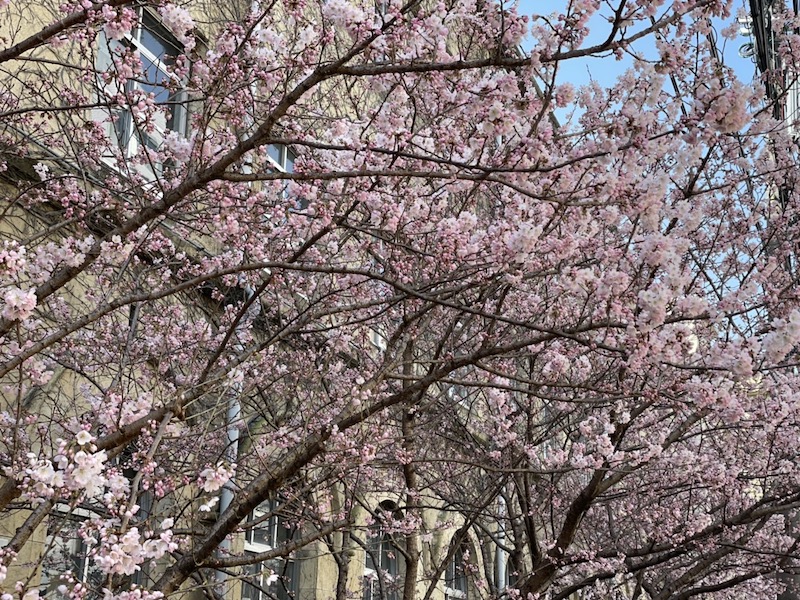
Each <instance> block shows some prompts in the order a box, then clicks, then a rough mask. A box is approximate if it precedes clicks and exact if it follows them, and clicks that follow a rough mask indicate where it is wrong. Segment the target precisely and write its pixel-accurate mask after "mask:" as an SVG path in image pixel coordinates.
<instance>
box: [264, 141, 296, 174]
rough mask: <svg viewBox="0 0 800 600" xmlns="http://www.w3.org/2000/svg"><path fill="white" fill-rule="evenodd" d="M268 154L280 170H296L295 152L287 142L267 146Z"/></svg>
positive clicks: (288, 171) (286, 171)
mask: <svg viewBox="0 0 800 600" xmlns="http://www.w3.org/2000/svg"><path fill="white" fill-rule="evenodd" d="M267 156H269V157H270V159H271V161H272V162H273V163H274V164H275V166H276V167H277V168H278V170H279V171H282V172H283V173H293V172H294V161H295V158H296V156H295V154H294V152H292V149H291V148H289V147H288V146H286V145H285V144H270V145H269V146H267Z"/></svg>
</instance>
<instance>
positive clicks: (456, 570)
mask: <svg viewBox="0 0 800 600" xmlns="http://www.w3.org/2000/svg"><path fill="white" fill-rule="evenodd" d="M468 554H469V548H468V547H467V546H466V545H465V544H464V543H462V544H460V545H459V547H458V548H456V551H455V552H453V555H452V556H451V557H450V558H449V559H448V561H447V565H446V566H445V570H444V574H443V575H444V597H445V600H468V599H469V581H468V580H467V569H466V566H465V565H466V564H467V563H466V561H465V560H464V556H465V555H468Z"/></svg>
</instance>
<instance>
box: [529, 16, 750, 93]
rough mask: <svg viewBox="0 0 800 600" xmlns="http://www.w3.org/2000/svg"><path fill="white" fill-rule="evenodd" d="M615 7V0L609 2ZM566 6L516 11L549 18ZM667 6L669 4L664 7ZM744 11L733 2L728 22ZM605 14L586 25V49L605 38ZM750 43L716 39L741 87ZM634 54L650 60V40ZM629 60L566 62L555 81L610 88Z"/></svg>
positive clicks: (745, 39)
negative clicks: (743, 54)
mask: <svg viewBox="0 0 800 600" xmlns="http://www.w3.org/2000/svg"><path fill="white" fill-rule="evenodd" d="M613 2H614V5H616V4H617V3H618V2H619V0H613ZM568 4H569V0H520V4H519V11H520V12H521V13H522V14H527V15H529V16H530V15H534V14H549V13H552V12H563V11H564V10H565V7H566V6H567V5H568ZM666 4H667V6H668V5H669V3H666ZM745 7H746V0H734V6H733V11H732V12H733V14H732V16H731V19H730V20H731V21H732V20H733V19H734V18H735V16H736V13H737V9H744V8H745ZM605 14H610V9H609V8H608V6H605V7H604V8H603V9H601V11H600V12H599V13H598V14H596V15H595V16H594V17H593V19H592V21H591V22H590V29H591V34H590V36H589V38H588V39H587V41H586V45H592V44H596V43H599V42H601V41H602V40H604V39H606V38H607V37H608V33H609V31H610V24H609V23H608V21H606V20H605V19H604V15H605ZM729 24H730V22H719V23H715V24H714V25H715V28H716V29H717V30H718V31H719V30H720V29H722V28H723V27H726V26H727V25H729ZM749 41H750V40H749V38H748V37H747V36H742V35H740V36H738V37H737V38H736V39H735V40H727V39H725V38H722V37H721V36H717V43H718V45H719V48H720V49H721V50H722V52H723V60H724V62H725V64H726V65H728V66H730V67H732V68H733V69H734V70H735V71H736V73H737V75H738V77H739V79H741V80H742V82H744V83H749V82H751V81H752V80H753V78H754V76H755V74H756V67H755V63H754V62H753V61H752V60H751V59H749V58H742V57H740V56H739V48H740V47H741V46H742V45H743V44H746V43H748V42H749ZM532 43H533V41H532V40H531V39H528V40H526V43H525V44H523V47H525V48H530V47H531V46H532ZM634 50H635V51H637V52H639V53H642V54H644V55H645V56H648V55H649V56H653V55H654V54H655V47H654V45H653V42H652V39H651V38H647V39H644V40H640V41H639V42H638V43H637V44H635V45H634ZM632 60H633V59H632V58H631V57H630V56H625V58H624V59H623V60H621V61H617V60H615V59H614V57H611V56H606V57H600V58H586V59H578V60H570V61H566V63H567V64H564V65H563V66H562V67H561V72H560V76H559V80H560V81H562V82H567V81H569V82H571V83H573V84H574V85H576V86H578V85H582V84H585V83H588V82H589V81H590V80H591V79H594V80H595V81H597V82H598V83H600V85H603V86H610V85H611V84H612V83H613V82H614V81H615V80H616V78H617V76H619V75H620V74H621V73H622V72H623V71H624V70H625V69H627V68H628V67H629V66H630V65H631V63H632Z"/></svg>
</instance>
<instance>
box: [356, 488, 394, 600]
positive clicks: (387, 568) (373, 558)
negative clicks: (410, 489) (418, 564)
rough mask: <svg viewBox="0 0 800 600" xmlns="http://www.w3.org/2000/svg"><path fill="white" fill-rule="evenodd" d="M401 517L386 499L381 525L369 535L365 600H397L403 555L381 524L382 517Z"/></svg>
mask: <svg viewBox="0 0 800 600" xmlns="http://www.w3.org/2000/svg"><path fill="white" fill-rule="evenodd" d="M387 512H388V513H389V514H393V513H394V514H397V512H398V511H397V506H396V505H395V503H394V502H392V501H391V500H384V501H383V502H381V503H380V506H379V507H378V510H377V511H376V515H375V516H376V519H377V523H376V524H375V525H374V526H373V527H371V528H370V531H369V532H368V535H369V537H368V539H367V543H366V545H365V548H364V554H365V559H364V580H363V586H364V594H363V600H397V586H398V583H399V577H398V576H399V574H400V569H399V553H398V551H397V548H396V547H395V545H394V542H393V541H392V536H391V535H389V534H388V533H387V532H386V531H385V529H384V527H383V526H382V524H381V521H382V519H381V516H382V515H384V514H386V513H387Z"/></svg>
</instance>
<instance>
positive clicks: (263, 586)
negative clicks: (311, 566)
mask: <svg viewBox="0 0 800 600" xmlns="http://www.w3.org/2000/svg"><path fill="white" fill-rule="evenodd" d="M280 507H281V504H280V503H279V502H276V501H272V500H267V501H266V502H264V503H262V504H261V505H260V506H259V507H258V508H256V509H255V510H254V511H253V512H251V513H250V518H249V519H248V523H253V525H252V526H250V527H248V528H246V529H245V531H244V548H243V550H244V554H245V555H246V556H247V555H256V554H260V553H262V552H269V551H270V550H274V549H275V548H277V547H278V546H280V545H281V544H282V543H283V542H286V541H288V540H290V539H291V537H292V535H293V532H292V531H290V530H289V529H288V528H287V527H285V521H284V518H283V517H282V516H281V515H280V513H279V509H280ZM261 519H263V521H261V522H258V523H256V522H257V521H260V520H261ZM261 530H265V531H266V532H267V533H266V535H264V536H263V537H262V540H263V541H261V540H257V539H256V532H258V531H261ZM282 532H283V533H282ZM284 536H285V539H281V538H282V537H284ZM275 567H278V568H275ZM273 576H277V578H275V579H273V580H272V581H270V579H271V578H272V577H273ZM255 578H257V580H258V581H257V582H252V583H251V582H249V581H248V579H255ZM287 579H288V581H287ZM297 580H298V577H297V561H296V560H295V559H294V558H290V557H280V558H275V559H271V560H266V561H260V562H254V563H252V564H249V565H245V566H244V567H243V568H242V575H241V591H240V593H239V599H240V600H274V599H276V598H277V600H291V599H292V598H294V597H296V595H297V583H298V581H297ZM248 592H250V593H248Z"/></svg>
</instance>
